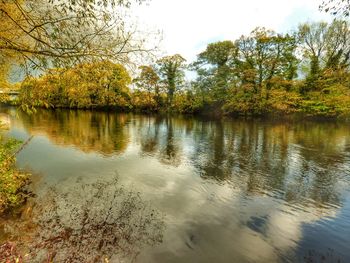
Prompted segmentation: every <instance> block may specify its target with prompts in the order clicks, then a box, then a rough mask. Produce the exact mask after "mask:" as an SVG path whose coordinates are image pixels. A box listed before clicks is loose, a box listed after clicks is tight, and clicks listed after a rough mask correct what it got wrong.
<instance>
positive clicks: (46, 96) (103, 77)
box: [20, 61, 131, 108]
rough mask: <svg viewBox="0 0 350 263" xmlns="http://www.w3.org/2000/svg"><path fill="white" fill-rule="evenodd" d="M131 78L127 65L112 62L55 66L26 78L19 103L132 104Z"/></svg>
mask: <svg viewBox="0 0 350 263" xmlns="http://www.w3.org/2000/svg"><path fill="white" fill-rule="evenodd" d="M130 83H131V78H130V76H129V74H128V72H127V70H126V69H125V67H124V66H122V65H120V64H115V63H112V62H111V61H100V62H94V63H84V64H79V65H77V66H75V67H73V68H71V69H68V70H62V69H53V70H51V71H50V72H49V74H46V75H44V76H43V77H41V78H27V79H26V80H25V81H24V82H23V83H22V85H21V94H20V102H21V104H22V105H24V106H25V105H28V106H46V107H72V108H90V107H105V106H116V107H120V108H126V107H128V106H129V99H130V91H129V87H128V85H129V84H130Z"/></svg>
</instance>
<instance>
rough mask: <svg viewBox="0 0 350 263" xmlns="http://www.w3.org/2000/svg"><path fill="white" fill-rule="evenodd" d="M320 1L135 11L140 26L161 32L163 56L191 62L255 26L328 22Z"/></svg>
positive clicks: (180, 4) (205, 0) (163, 3)
mask: <svg viewBox="0 0 350 263" xmlns="http://www.w3.org/2000/svg"><path fill="white" fill-rule="evenodd" d="M320 2H321V0H265V1H261V0H239V1H235V0H215V1H212V0H201V1H199V0H177V1H173V0H151V2H150V3H149V5H143V6H141V7H139V8H137V9H136V10H135V14H136V16H137V17H138V18H139V22H140V24H141V25H143V26H145V27H151V28H154V29H159V30H162V31H163V33H164V36H163V37H164V39H163V43H162V48H163V50H164V52H165V54H173V53H180V54H182V55H183V56H184V57H185V58H186V59H188V60H190V61H191V60H193V59H194V58H195V56H196V54H197V53H199V52H200V51H202V50H203V49H204V48H205V46H206V44H207V43H210V42H213V41H216V40H223V39H231V40H234V39H236V38H237V37H239V36H240V35H242V34H248V33H249V32H251V31H252V30H253V29H254V28H255V27H257V26H264V27H266V28H269V29H274V30H276V31H281V30H283V31H286V30H288V29H290V28H292V27H293V26H294V27H295V26H296V25H297V24H298V23H300V22H304V21H307V20H320V19H327V18H328V16H327V15H325V14H321V13H320V12H319V11H318V5H319V3H320Z"/></svg>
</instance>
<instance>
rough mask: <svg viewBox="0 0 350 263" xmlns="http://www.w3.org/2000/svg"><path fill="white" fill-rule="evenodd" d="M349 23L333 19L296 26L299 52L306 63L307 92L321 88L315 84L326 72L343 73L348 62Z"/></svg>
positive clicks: (349, 43) (349, 60)
mask: <svg viewBox="0 0 350 263" xmlns="http://www.w3.org/2000/svg"><path fill="white" fill-rule="evenodd" d="M349 30H350V29H349V24H348V22H346V21H337V20H334V21H333V22H332V23H331V24H327V23H325V22H320V23H305V24H302V25H300V26H299V30H298V39H299V48H300V49H301V50H302V52H303V61H304V63H306V64H308V70H307V72H306V73H307V83H306V87H305V88H308V89H316V88H321V86H320V85H319V83H318V82H317V81H318V80H320V79H321V78H323V77H324V75H325V72H326V71H337V70H345V69H347V68H348V67H349V62H350V36H349Z"/></svg>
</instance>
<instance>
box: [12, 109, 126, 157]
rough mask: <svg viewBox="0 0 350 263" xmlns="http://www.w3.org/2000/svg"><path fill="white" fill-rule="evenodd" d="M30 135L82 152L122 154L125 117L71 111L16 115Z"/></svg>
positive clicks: (124, 145) (124, 140)
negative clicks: (41, 136)
mask: <svg viewBox="0 0 350 263" xmlns="http://www.w3.org/2000/svg"><path fill="white" fill-rule="evenodd" d="M18 114H19V118H20V119H21V122H22V123H23V125H24V128H25V129H27V130H28V131H29V132H30V133H31V134H33V135H39V134H45V135H46V136H47V137H48V138H49V139H50V140H51V141H53V142H54V143H56V144H59V145H66V146H70V145H73V146H75V147H77V148H79V149H81V150H82V151H84V152H99V153H103V154H106V155H110V154H115V153H122V152H123V151H125V149H126V147H127V145H128V142H129V133H128V130H127V129H126V128H125V124H126V123H127V122H128V115H123V114H119V115H116V114H107V113H101V112H91V111H75V110H56V111H45V110H39V111H38V112H37V113H36V114H30V115H28V114H26V113H23V112H18Z"/></svg>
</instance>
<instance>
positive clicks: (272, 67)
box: [235, 28, 297, 94]
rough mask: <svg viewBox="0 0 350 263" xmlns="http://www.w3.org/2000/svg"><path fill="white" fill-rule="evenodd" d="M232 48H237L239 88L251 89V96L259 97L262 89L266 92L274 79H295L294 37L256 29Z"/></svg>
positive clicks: (236, 65)
mask: <svg viewBox="0 0 350 263" xmlns="http://www.w3.org/2000/svg"><path fill="white" fill-rule="evenodd" d="M235 44H236V46H237V48H238V56H237V60H236V62H235V67H236V74H237V76H238V79H239V80H241V85H251V86H252V88H253V91H254V93H261V92H262V91H263V88H266V90H267V92H268V91H269V90H270V89H271V87H272V86H273V83H274V80H275V79H282V80H292V79H293V78H294V77H295V76H296V70H297V60H296V57H295V49H296V43H295V39H294V38H293V36H290V35H288V34H286V35H281V34H276V33H275V32H274V31H271V30H266V29H264V28H257V29H255V30H254V31H253V32H252V33H251V34H250V36H248V37H245V36H242V37H241V38H240V39H238V40H237V41H236V43H235ZM267 94H268V93H267Z"/></svg>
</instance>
